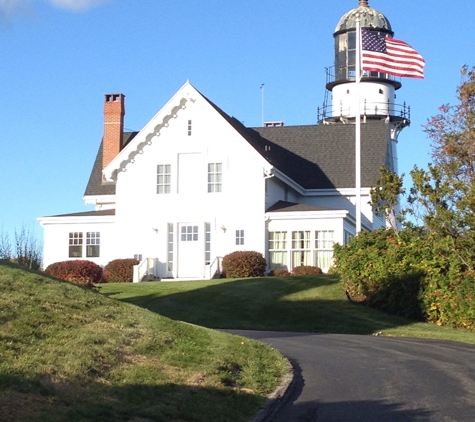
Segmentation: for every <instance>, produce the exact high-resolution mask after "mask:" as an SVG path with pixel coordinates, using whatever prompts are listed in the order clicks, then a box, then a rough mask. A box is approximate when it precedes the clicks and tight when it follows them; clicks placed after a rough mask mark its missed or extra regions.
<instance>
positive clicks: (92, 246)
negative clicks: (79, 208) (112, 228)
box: [86, 232, 101, 258]
mask: <svg viewBox="0 0 475 422" xmlns="http://www.w3.org/2000/svg"><path fill="white" fill-rule="evenodd" d="M100 247H101V234H100V233H99V232H86V257H88V258H97V257H98V256H99V252H100Z"/></svg>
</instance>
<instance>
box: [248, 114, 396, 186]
mask: <svg viewBox="0 0 475 422" xmlns="http://www.w3.org/2000/svg"><path fill="white" fill-rule="evenodd" d="M250 130H251V131H253V132H254V134H255V135H254V136H253V137H252V140H251V143H252V144H253V145H254V147H255V148H256V149H257V150H258V151H259V152H260V153H261V154H262V155H263V156H264V157H265V158H266V159H267V160H268V161H269V162H270V163H271V164H272V165H273V166H274V167H276V168H277V169H279V170H280V171H281V172H283V173H284V174H286V175H287V176H289V177H290V178H291V179H293V180H294V181H296V182H297V183H298V184H299V185H300V186H302V187H304V188H306V189H334V188H339V189H342V188H353V187H354V186H355V125H351V124H343V123H336V124H331V125H323V124H320V125H309V126H283V127H273V128H255V129H250ZM388 136H389V125H387V124H385V123H384V121H368V122H367V123H365V124H362V125H361V151H362V152H361V185H362V187H370V186H374V184H375V182H376V180H377V179H378V178H379V175H380V171H379V170H380V168H381V167H382V166H384V165H387V162H386V160H387V143H388Z"/></svg>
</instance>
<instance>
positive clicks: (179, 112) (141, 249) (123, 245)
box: [39, 1, 409, 279]
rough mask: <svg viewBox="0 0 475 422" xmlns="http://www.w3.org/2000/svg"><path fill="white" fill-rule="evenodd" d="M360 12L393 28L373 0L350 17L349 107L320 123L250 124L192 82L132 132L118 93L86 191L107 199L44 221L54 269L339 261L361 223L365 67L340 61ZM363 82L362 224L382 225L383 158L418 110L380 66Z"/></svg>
mask: <svg viewBox="0 0 475 422" xmlns="http://www.w3.org/2000/svg"><path fill="white" fill-rule="evenodd" d="M356 13H360V15H361V16H363V20H362V26H363V27H367V28H371V30H375V31H381V32H390V33H392V32H391V27H390V25H389V22H388V21H387V19H386V18H385V17H384V16H383V15H382V14H380V13H379V12H377V11H375V10H374V9H371V8H370V7H369V6H368V5H367V2H364V1H363V2H360V5H359V7H358V8H356V9H353V10H352V11H350V12H349V13H348V14H346V15H345V16H344V17H343V18H342V20H341V21H340V23H339V24H338V26H337V29H336V31H335V34H334V36H335V39H336V40H337V42H336V49H337V53H338V54H336V57H337V58H336V62H335V66H337V68H338V69H340V70H339V71H338V73H337V72H335V75H336V76H332V77H331V78H330V79H329V81H328V84H327V89H328V90H329V92H330V91H337V92H336V93H335V97H336V98H337V101H338V104H335V97H334V101H333V104H325V107H324V109H323V111H324V112H323V113H322V116H321V117H322V118H321V120H320V122H318V123H317V124H312V125H305V126H285V125H284V124H283V123H280V122H279V123H276V122H274V123H270V124H266V125H264V127H259V128H247V127H245V126H244V125H243V124H241V123H240V122H239V120H237V119H235V118H233V117H230V116H228V115H227V114H226V113H225V112H224V111H223V110H221V109H220V108H219V107H217V106H216V105H215V104H213V103H212V102H211V101H210V100H208V99H207V98H206V97H205V96H203V95H202V94H201V93H200V92H199V91H198V90H197V89H196V88H194V87H193V86H192V85H191V84H190V83H189V82H186V83H185V84H184V85H183V86H182V87H181V88H180V89H179V90H178V92H177V93H176V94H175V95H174V96H173V97H172V98H171V99H170V100H169V101H168V103H167V104H165V106H163V108H162V109H161V110H160V111H159V112H158V113H157V114H156V115H155V116H154V117H153V118H152V119H151V120H150V121H149V122H148V123H147V124H146V125H145V127H143V128H142V130H140V132H132V133H131V132H124V129H123V127H124V115H125V104H124V101H125V98H124V95H122V94H108V95H106V96H105V104H104V117H105V118H104V134H103V138H102V142H101V143H100V147H99V151H98V153H97V158H96V160H95V163H94V165H93V168H92V172H91V176H90V179H89V182H88V184H87V188H86V191H85V194H84V200H85V203H86V204H87V205H90V204H93V205H94V207H95V210H94V211H87V212H81V213H73V214H66V215H57V216H50V217H41V218H39V221H40V223H41V225H42V226H43V228H44V264H45V266H47V265H49V264H51V263H53V262H57V261H63V260H67V259H88V260H91V261H93V262H96V263H98V264H100V265H106V264H107V263H108V262H109V261H111V260H113V259H116V258H132V257H136V258H138V259H139V260H140V261H142V263H143V266H144V268H145V270H146V271H149V272H153V273H154V274H155V275H156V276H158V277H160V278H175V279H178V278H179V279H209V278H211V277H213V276H214V275H215V273H216V271H218V270H219V266H220V260H221V258H222V257H223V256H224V255H226V254H228V253H230V252H232V251H236V250H254V251H259V252H261V253H262V254H263V255H264V256H265V257H266V259H267V262H268V266H269V269H275V268H287V269H289V270H291V269H292V268H293V267H295V266H300V265H317V266H319V267H321V268H322V269H323V270H327V269H328V268H329V267H330V266H331V263H332V254H333V252H332V249H333V243H334V242H338V243H342V244H343V243H346V242H347V241H348V239H349V238H350V237H351V236H353V235H354V234H355V197H356V189H355V146H354V145H355V125H354V124H353V123H354V120H355V114H354V110H353V109H352V108H351V107H350V106H349V104H352V103H354V101H355V93H354V92H352V90H353V88H354V85H355V84H354V72H353V74H352V73H351V72H348V71H345V72H342V71H341V69H342V67H345V66H346V69H348V68H350V67H351V63H352V62H351V60H352V59H351V57H352V56H351V54H350V53H349V46H351V45H350V44H351V43H350V44H348V42H346V44H345V43H344V42H341V40H340V39H341V38H342V37H346V40H348V39H349V38H351V36H353V37H354V32H355V26H354V25H352V22H354V15H355V14H356ZM351 34H353V35H351ZM342 46H343V47H345V46H346V47H345V48H346V50H345V48H343V50H342ZM353 57H354V56H353ZM353 67H354V63H353ZM361 85H362V92H361V96H362V98H367V100H366V101H365V102H364V105H365V107H364V109H362V120H363V123H362V125H361V143H362V154H361V170H362V189H361V196H362V201H361V202H362V208H361V209H362V225H363V229H365V230H372V229H375V228H378V227H380V226H382V225H384V224H385V222H384V221H383V220H382V219H381V218H380V217H378V216H375V215H374V214H373V212H372V210H371V208H370V206H369V205H368V201H369V190H370V187H371V186H373V185H374V184H375V182H376V180H377V179H378V177H379V170H380V168H381V166H387V167H389V168H391V169H392V170H394V171H397V154H396V144H397V136H398V134H399V131H400V130H401V129H402V128H403V127H404V126H406V125H407V124H409V120H408V117H409V116H408V115H407V114H406V108H405V107H404V108H403V109H401V110H398V112H396V111H395V110H396V109H397V106H396V105H394V104H393V97H394V95H395V94H394V91H395V90H396V89H398V88H400V86H401V84H400V82H397V81H394V80H392V79H390V78H389V77H388V75H381V74H374V73H372V74H371V75H369V74H366V75H365V77H364V78H363V83H362V84H361ZM361 96H360V97H361ZM376 100H377V101H376ZM380 103H381V104H383V105H384V104H385V105H386V108H385V109H384V107H377V106H376V104H380ZM327 109H328V110H332V111H329V112H328V113H326V110H327ZM350 109H351V110H350ZM141 275H142V274H140V275H139V278H141Z"/></svg>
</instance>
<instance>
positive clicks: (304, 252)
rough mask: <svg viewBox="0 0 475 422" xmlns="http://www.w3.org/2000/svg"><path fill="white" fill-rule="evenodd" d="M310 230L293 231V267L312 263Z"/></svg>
mask: <svg viewBox="0 0 475 422" xmlns="http://www.w3.org/2000/svg"><path fill="white" fill-rule="evenodd" d="M310 259H311V254H310V232H309V231H293V232H292V268H295V267H299V266H301V265H311V263H310Z"/></svg>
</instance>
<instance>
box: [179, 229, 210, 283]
mask: <svg viewBox="0 0 475 422" xmlns="http://www.w3.org/2000/svg"><path fill="white" fill-rule="evenodd" d="M204 244H205V243H204V239H203V232H202V230H200V225H199V224H197V223H184V224H179V226H178V274H177V276H178V277H179V278H202V277H203V275H204V256H205V255H204Z"/></svg>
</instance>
